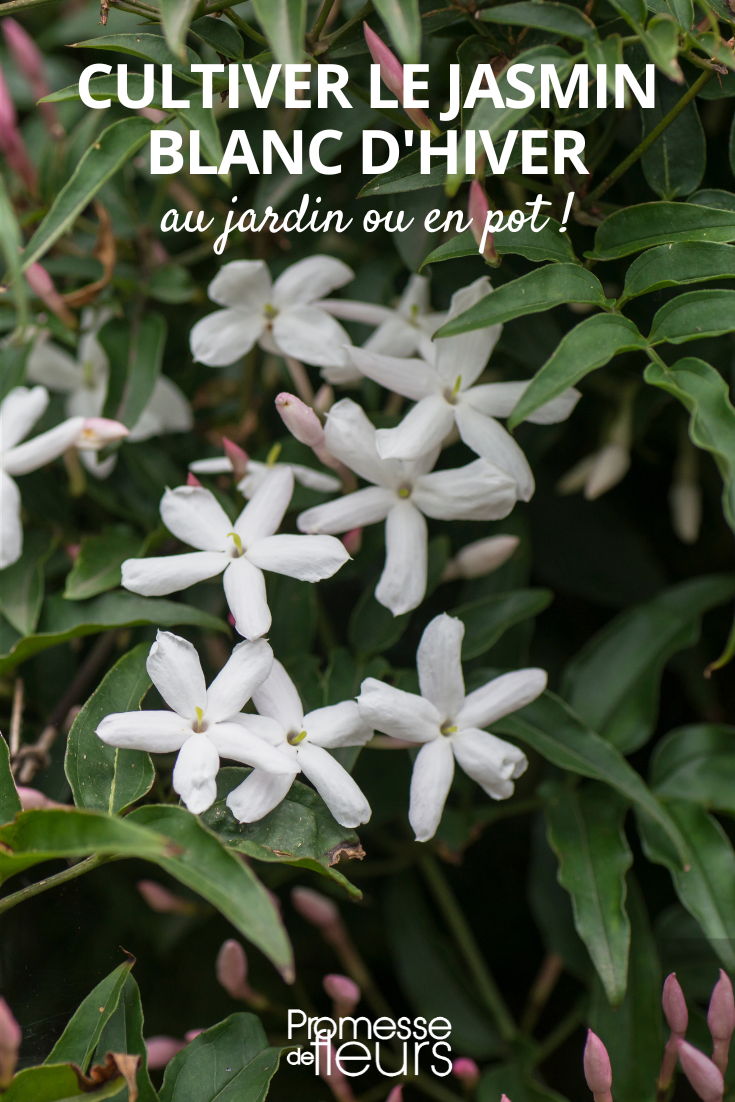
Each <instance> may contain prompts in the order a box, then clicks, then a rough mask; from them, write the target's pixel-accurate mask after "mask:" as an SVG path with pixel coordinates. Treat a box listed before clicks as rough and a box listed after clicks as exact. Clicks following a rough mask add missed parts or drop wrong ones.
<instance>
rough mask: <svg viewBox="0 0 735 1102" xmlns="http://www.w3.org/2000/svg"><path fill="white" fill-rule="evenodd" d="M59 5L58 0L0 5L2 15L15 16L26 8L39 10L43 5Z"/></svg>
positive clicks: (22, 0) (24, 0)
mask: <svg viewBox="0 0 735 1102" xmlns="http://www.w3.org/2000/svg"><path fill="white" fill-rule="evenodd" d="M53 3H58V0H10V3H7V4H0V15H15V13H16V12H17V11H23V9H24V8H38V7H40V6H41V4H53Z"/></svg>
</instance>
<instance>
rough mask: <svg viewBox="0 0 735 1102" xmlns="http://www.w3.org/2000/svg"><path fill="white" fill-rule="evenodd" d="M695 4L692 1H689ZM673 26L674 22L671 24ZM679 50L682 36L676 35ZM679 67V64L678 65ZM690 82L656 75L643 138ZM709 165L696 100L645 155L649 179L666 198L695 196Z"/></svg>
mask: <svg viewBox="0 0 735 1102" xmlns="http://www.w3.org/2000/svg"><path fill="white" fill-rule="evenodd" d="M689 5H690V7H691V0H689ZM671 25H672V26H673V24H671ZM675 38H676V46H675V49H674V56H676V53H677V51H678V45H679V43H678V35H676V34H675ZM677 67H678V66H677ZM687 87H688V85H686V84H683V85H682V84H674V83H673V82H672V81H671V80H666V78H665V77H662V76H661V75H660V73H657V74H656V96H655V103H654V106H653V107H652V108H649V109H646V110H644V109H643V108H641V112H640V115H641V124H642V127H643V137H645V136H646V135H647V134H650V132H651V131H652V130H653V129H654V127H655V126H658V124H659V123H660V122H661V120H662V119H663V118H664V116H665V115H668V113H669V111H670V110H671V109H672V107H674V105H675V104H676V103H677V102H678V101H679V100H680V99H681V97H682V95H683V94H684V93H685V92H686V90H687ZM706 164H707V146H706V142H705V138H704V130H703V129H702V123H701V122H700V119H699V112H698V110H697V104H696V100H693V101H692V102H691V103H689V104H687V106H686V107H685V108H684V110H683V111H682V112H681V114H680V115H678V116H677V118H675V119H674V121H673V122H672V123H670V125H669V126H667V128H666V129H665V130H664V132H663V134H662V135H661V136H660V137H659V138H657V139H656V141H655V142H654V143H653V145H652V146H650V147H649V148H648V149H647V150H646V152H645V153H644V154H643V156H642V158H641V166H642V168H643V175H644V176H645V177H646V182H647V183H648V186H649V187H650V188H651V190H652V191H655V192H656V194H657V195H660V196H661V198H662V199H675V198H677V196H679V197H680V196H682V195H691V193H692V192H693V191H696V189H697V188H698V187H699V185H700V183H701V182H702V177H703V176H704V170H705V167H706Z"/></svg>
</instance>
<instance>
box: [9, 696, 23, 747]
mask: <svg viewBox="0 0 735 1102" xmlns="http://www.w3.org/2000/svg"><path fill="white" fill-rule="evenodd" d="M24 702H25V685H24V684H23V678H22V677H16V679H15V685H14V687H13V711H12V712H11V715H10V760H11V761H12V760H13V758H14V757H15V756H16V754H17V753H18V751H19V750H20V732H21V728H22V726H23V704H24Z"/></svg>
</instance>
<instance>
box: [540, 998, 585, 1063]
mask: <svg viewBox="0 0 735 1102" xmlns="http://www.w3.org/2000/svg"><path fill="white" fill-rule="evenodd" d="M585 1010H586V999H585V998H581V999H579V1000H578V1001H577V1002H576V1003H575V1004H574V1006H573V1007H572V1009H571V1010H570V1011H569V1013H568V1014H567V1016H566V1017H565V1018H562V1020H561V1021H560V1022H559V1024H558V1026H557V1027H556V1029H552V1031H551V1033H549V1034H548V1036H547V1037H546V1038H545V1039H544V1040H543V1041H542V1042H541V1044H540V1045H539V1047H538V1048H537V1049H536V1053H535V1055H534V1058H533V1062H534V1064H543V1062H544V1060H548V1058H549V1056H551V1054H552V1052H556V1050H557V1049H558V1048H559V1046H560V1045H563V1044H564V1042H565V1041H566V1039H567V1038H568V1037H571V1035H572V1033H574V1031H575V1029H576V1028H577V1026H579V1025H581V1023H582V1022H583V1021H584V1016H585Z"/></svg>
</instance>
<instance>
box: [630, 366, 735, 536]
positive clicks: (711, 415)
mask: <svg viewBox="0 0 735 1102" xmlns="http://www.w3.org/2000/svg"><path fill="white" fill-rule="evenodd" d="M644 378H645V380H646V382H647V383H650V384H651V386H658V387H660V388H661V389H662V390H665V391H667V392H668V393H669V394H672V395H673V396H674V397H675V398H678V400H679V401H680V402H681V404H682V405H683V406H684V407H685V409H687V410H688V411H689V414H690V421H689V436H690V438H691V440H692V443H693V444H695V445H696V447H698V448H702V449H703V450H704V451H708V452H710V453H711V454H712V455H713V456H714V459H715V462H716V463H717V466H718V468H719V470H720V474H721V475H722V480H723V483H724V488H723V492H722V509H723V512H724V514H725V520H726V521H727V523H728V524H729V525H730V527H731V528H732V529H733V531H735V482H734V481H733V474H734V473H735V409H733V407H732V404H731V402H730V396H729V393H728V387H727V383H726V382H725V380H724V379H723V378H722V376H721V375H720V373H719V371H715V369H714V367H711V366H710V364H708V363H705V362H704V360H697V359H694V358H693V357H687V358H686V359H683V360H677V362H676V363H675V364H674V365H673V367H668V368H667V367H663V366H661V365H660V364H656V363H652V364H649V365H648V367H647V368H646V370H645V373H644Z"/></svg>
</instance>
